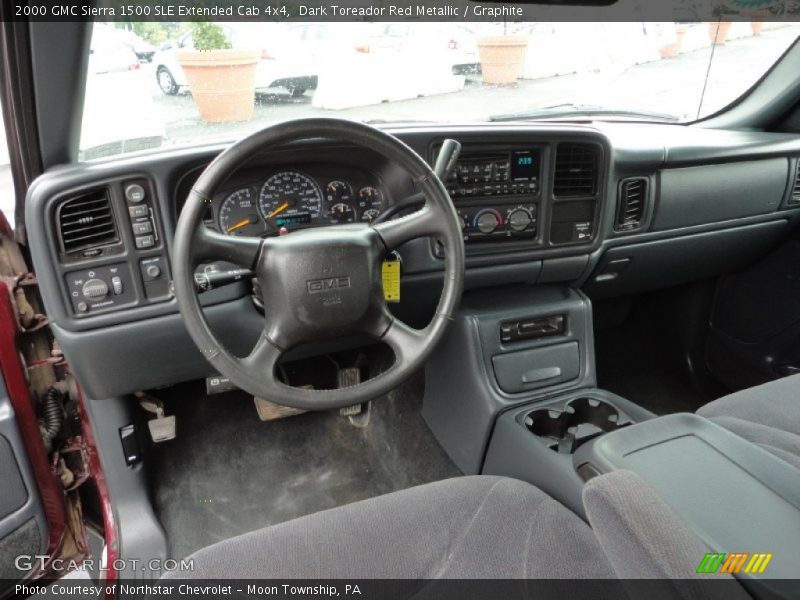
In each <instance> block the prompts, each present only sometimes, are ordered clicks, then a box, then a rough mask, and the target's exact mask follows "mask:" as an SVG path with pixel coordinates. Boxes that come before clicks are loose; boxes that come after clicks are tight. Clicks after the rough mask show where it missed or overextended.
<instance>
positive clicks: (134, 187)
mask: <svg viewBox="0 0 800 600" xmlns="http://www.w3.org/2000/svg"><path fill="white" fill-rule="evenodd" d="M144 197H145V193H144V188H143V187H142V186H141V185H139V184H138V183H131V184H129V185H127V186H125V198H126V199H127V200H128V202H130V203H132V204H138V203H139V202H141V201H142V200H144Z"/></svg>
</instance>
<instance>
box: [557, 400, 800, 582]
mask: <svg viewBox="0 0 800 600" xmlns="http://www.w3.org/2000/svg"><path fill="white" fill-rule="evenodd" d="M573 460H574V465H575V467H576V468H578V469H580V470H581V472H584V473H586V472H595V471H596V472H599V473H606V472H609V471H613V470H615V469H628V470H630V471H634V472H635V473H637V474H638V475H639V476H640V477H641V478H642V479H644V480H645V481H646V482H647V483H649V484H650V485H651V486H653V487H654V488H655V489H656V491H657V492H658V493H659V495H660V496H661V497H662V498H663V499H664V500H665V501H666V502H667V504H669V505H670V506H671V507H672V508H673V509H674V510H675V511H676V512H677V513H678V515H679V516H680V517H681V518H682V519H683V520H684V521H685V522H686V523H687V524H688V525H689V527H690V528H691V529H692V530H693V531H694V532H695V534H696V535H697V536H698V537H699V538H701V539H702V540H703V541H704V542H705V543H706V544H707V545H708V546H709V548H711V549H712V550H714V551H715V552H725V553H733V552H748V553H751V554H752V553H757V552H759V553H771V554H772V555H773V556H772V559H771V561H770V562H769V565H768V568H767V569H766V571H765V572H764V573H763V574H753V573H745V572H744V569H742V570H741V571H740V572H739V573H738V574H736V575H735V576H736V577H737V578H739V579H740V580H741V581H742V583H743V584H745V586H746V587H747V588H748V590H749V591H750V592H751V593H752V594H754V595H755V596H756V597H785V596H786V593H787V592H789V591H790V589H791V588H787V587H786V586H787V584H788V583H789V582H785V581H784V582H779V581H776V580H777V579H790V578H796V577H798V574H800V536H798V532H800V470H798V469H796V468H795V467H793V466H792V465H790V464H789V463H786V462H784V461H782V460H780V459H779V458H777V457H775V456H773V455H772V454H770V453H768V452H766V451H765V450H763V449H761V448H759V447H758V446H756V445H754V444H751V443H750V442H748V441H746V440H744V439H742V438H740V437H739V436H737V435H735V434H733V433H731V432H729V431H728V430H726V429H724V428H722V427H720V426H718V425H716V424H715V423H712V422H711V421H709V420H707V419H704V418H703V417H700V416H697V415H693V414H675V415H669V416H665V417H659V418H657V419H652V420H649V421H645V422H642V423H639V424H636V425H632V426H630V427H626V428H623V429H619V430H616V431H613V432H611V433H608V434H606V435H603V436H601V437H598V438H596V439H595V440H592V441H591V442H589V443H587V444H585V445H583V446H581V447H580V448H579V449H578V450H577V452H576V453H575V456H574V459H573ZM702 559H703V557H702V556H699V557H698V558H697V562H698V565H699V564H700V561H701V560H702ZM794 585H796V581H794V582H791V586H794ZM795 591H796V590H795Z"/></svg>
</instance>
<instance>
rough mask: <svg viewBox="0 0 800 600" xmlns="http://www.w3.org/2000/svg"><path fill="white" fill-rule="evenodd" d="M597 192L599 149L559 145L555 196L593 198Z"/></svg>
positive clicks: (587, 145) (589, 146)
mask: <svg viewBox="0 0 800 600" xmlns="http://www.w3.org/2000/svg"><path fill="white" fill-rule="evenodd" d="M596 190H597V147H596V146H593V145H590V144H571V143H567V144H559V145H558V149H557V151H556V173H555V179H554V182H553V194H554V195H555V196H558V197H560V198H566V197H576V196H593V195H594V194H595V192H596Z"/></svg>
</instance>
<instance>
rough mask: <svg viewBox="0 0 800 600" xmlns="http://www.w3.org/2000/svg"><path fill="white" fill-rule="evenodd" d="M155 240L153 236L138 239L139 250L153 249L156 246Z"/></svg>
mask: <svg viewBox="0 0 800 600" xmlns="http://www.w3.org/2000/svg"><path fill="white" fill-rule="evenodd" d="M155 243H156V241H155V239H154V238H153V236H152V235H140V236H137V237H136V247H137V248H139V249H142V248H151V247H153V246H155Z"/></svg>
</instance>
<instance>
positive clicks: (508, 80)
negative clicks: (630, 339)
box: [477, 22, 528, 85]
mask: <svg viewBox="0 0 800 600" xmlns="http://www.w3.org/2000/svg"><path fill="white" fill-rule="evenodd" d="M477 42H478V54H479V56H480V62H481V73H482V75H483V82H484V83H489V84H493V85H515V84H516V83H517V79H519V77H520V75H522V69H523V67H524V66H525V52H526V50H527V49H528V39H527V38H526V37H524V36H521V35H509V34H508V24H507V23H505V22H504V23H503V35H485V36H481V37H479V38H478V40H477Z"/></svg>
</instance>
